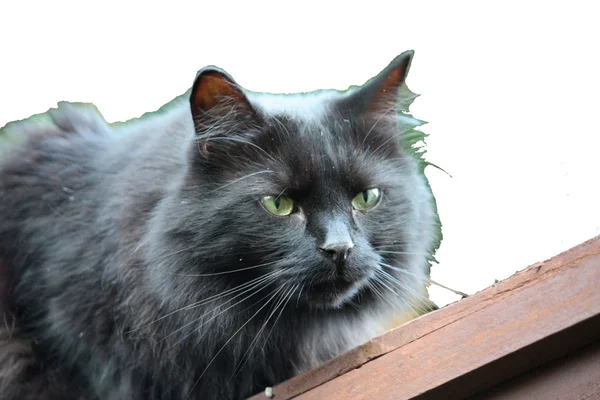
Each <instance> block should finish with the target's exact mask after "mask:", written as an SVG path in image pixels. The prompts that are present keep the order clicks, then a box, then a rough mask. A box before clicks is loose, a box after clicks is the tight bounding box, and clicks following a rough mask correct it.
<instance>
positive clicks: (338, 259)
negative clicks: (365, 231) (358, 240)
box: [320, 241, 354, 267]
mask: <svg viewBox="0 0 600 400" xmlns="http://www.w3.org/2000/svg"><path fill="white" fill-rule="evenodd" d="M353 247H354V243H352V242H351V241H348V242H341V243H332V244H327V245H325V246H323V247H320V249H321V251H323V252H324V253H325V254H327V256H328V257H329V258H331V259H332V260H333V262H334V263H336V265H337V266H338V267H341V266H342V265H343V264H344V262H346V260H347V259H348V256H349V255H350V251H351V250H352V248H353Z"/></svg>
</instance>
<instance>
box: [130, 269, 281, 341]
mask: <svg viewBox="0 0 600 400" xmlns="http://www.w3.org/2000/svg"><path fill="white" fill-rule="evenodd" d="M276 272H277V271H273V272H270V273H268V274H266V275H263V276H259V277H258V278H254V279H252V280H250V281H248V282H245V283H243V284H241V285H239V286H236V287H233V288H231V289H227V290H225V291H224V292H221V293H218V294H215V295H212V296H209V297H207V298H205V299H202V300H199V301H197V302H194V303H192V304H188V305H187V306H183V307H181V308H179V309H177V310H175V311H171V312H170V313H168V314H165V315H163V316H162V317H159V318H157V319H155V320H154V321H152V322H148V323H147V324H144V325H142V326H140V327H138V328H135V329H131V330H129V331H127V332H125V333H131V332H135V331H138V330H140V329H143V328H145V327H147V326H150V325H152V324H154V323H156V322H158V321H160V320H162V319H164V318H167V317H169V316H171V315H173V314H176V313H178V312H180V311H185V310H189V309H192V308H195V307H199V306H201V305H204V304H207V303H210V302H211V301H214V300H217V299H219V298H221V297H225V296H227V295H229V294H232V293H235V292H238V291H240V290H243V289H244V288H247V287H248V286H251V285H253V284H254V283H260V282H262V281H263V280H266V279H268V278H269V277H270V276H274V275H275V273H276Z"/></svg>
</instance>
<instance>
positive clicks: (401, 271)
mask: <svg viewBox="0 0 600 400" xmlns="http://www.w3.org/2000/svg"><path fill="white" fill-rule="evenodd" d="M379 264H381V265H382V266H384V267H387V268H391V269H393V270H394V271H398V272H400V273H403V274H405V275H409V276H413V277H415V278H417V279H422V280H426V281H427V282H429V283H431V284H433V285H436V286H439V287H441V288H442V289H446V290H449V291H451V292H452V293H455V294H457V295H459V296H461V297H463V298H464V297H469V295H468V294H466V293H464V292H461V291H460V290H454V289H450V288H449V287H447V286H444V285H442V284H440V283H437V282H436V281H434V280H433V279H431V278H428V277H426V276H419V275H417V274H415V273H413V272H410V271H408V270H406V269H404V268H399V267H394V266H393V265H389V264H386V263H383V262H380V263H379Z"/></svg>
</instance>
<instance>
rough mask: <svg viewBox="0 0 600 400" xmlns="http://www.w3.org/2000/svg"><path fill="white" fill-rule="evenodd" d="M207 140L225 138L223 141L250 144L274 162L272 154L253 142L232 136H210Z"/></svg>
mask: <svg viewBox="0 0 600 400" xmlns="http://www.w3.org/2000/svg"><path fill="white" fill-rule="evenodd" d="M208 140H225V141H230V142H238V143H244V144H247V145H250V146H252V147H254V148H256V149H258V150H260V151H262V152H263V153H264V154H265V155H266V156H267V157H269V158H270V159H271V161H274V162H275V161H276V160H275V159H274V158H273V156H272V155H271V154H269V153H268V152H267V151H266V150H265V149H263V148H262V147H260V146H258V145H257V144H255V143H252V142H249V141H247V140H243V139H238V138H233V137H211V138H209V139H208Z"/></svg>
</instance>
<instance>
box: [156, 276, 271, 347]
mask: <svg viewBox="0 0 600 400" xmlns="http://www.w3.org/2000/svg"><path fill="white" fill-rule="evenodd" d="M277 272H279V271H277ZM275 279H276V275H271V276H269V277H268V278H267V279H266V280H265V281H261V282H257V283H255V284H253V285H252V286H251V287H249V288H247V289H246V290H244V291H243V292H241V293H238V294H236V295H235V296H234V297H232V298H230V299H228V300H226V301H225V302H223V303H222V304H227V303H229V302H230V301H232V300H234V299H236V298H238V297H240V296H242V295H244V294H246V293H248V292H249V291H252V290H254V289H255V288H257V287H259V286H261V285H262V287H261V288H260V289H258V290H256V291H254V292H253V293H250V294H249V295H248V296H246V297H244V298H243V299H241V300H239V301H237V302H235V303H233V304H231V305H230V306H229V307H226V308H225V309H224V310H221V311H219V312H218V313H217V314H216V315H214V316H212V317H211V318H209V319H208V320H206V321H204V322H202V323H201V324H200V325H199V326H198V327H201V326H203V325H205V324H206V323H208V322H210V321H212V320H213V319H215V318H217V317H218V316H219V315H221V314H223V313H224V312H226V311H227V310H230V309H231V308H232V307H235V306H236V305H238V304H240V303H242V302H244V301H246V300H248V299H249V298H250V297H252V296H254V295H256V294H257V293H259V292H261V291H262V290H263V289H265V288H266V287H267V286H268V284H269V283H271V282H273V281H274V280H275ZM212 311H213V310H210V311H209V312H207V313H204V314H202V315H201V316H200V317H198V318H195V319H194V320H192V321H190V322H188V323H187V324H184V325H183V326H181V327H179V328H177V329H176V330H174V331H173V332H171V333H169V334H168V335H167V336H165V337H163V338H162V339H160V340H159V341H158V342H156V344H158V343H160V342H162V341H164V340H165V339H167V338H168V337H170V336H172V335H174V334H175V333H177V332H179V331H181V330H183V329H185V328H186V327H188V326H190V325H192V324H195V323H197V322H198V321H200V320H201V319H203V318H205V317H206V316H207V315H208V314H210V313H211V312H212ZM177 343H179V342H177Z"/></svg>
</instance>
